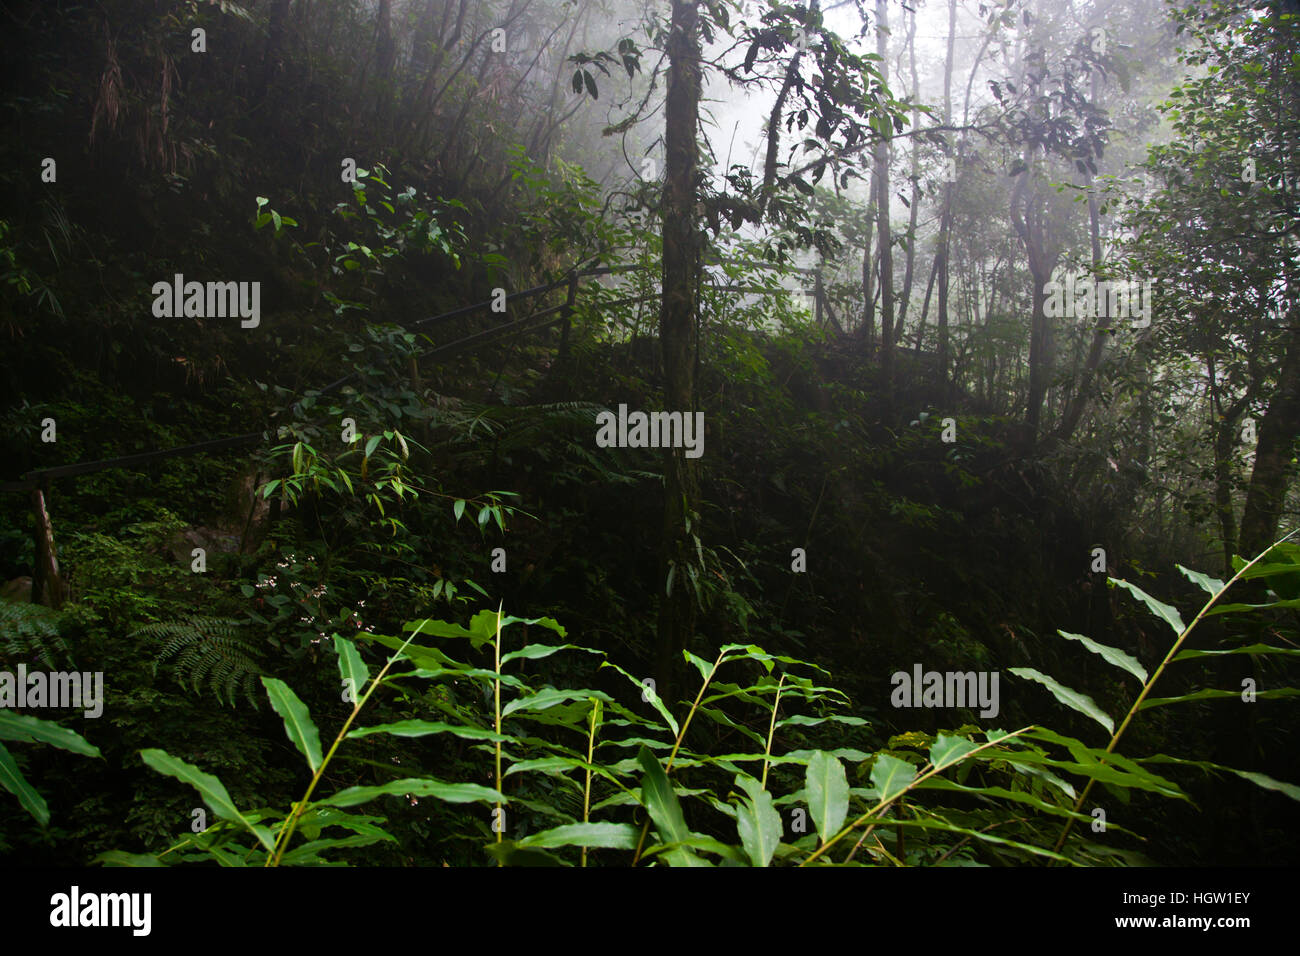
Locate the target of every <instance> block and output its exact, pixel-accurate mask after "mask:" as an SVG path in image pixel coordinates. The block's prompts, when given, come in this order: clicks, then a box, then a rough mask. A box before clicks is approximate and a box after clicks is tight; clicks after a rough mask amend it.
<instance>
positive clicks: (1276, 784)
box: [1144, 754, 1300, 801]
mask: <svg viewBox="0 0 1300 956" xmlns="http://www.w3.org/2000/svg"><path fill="white" fill-rule="evenodd" d="M1144 760H1145V762H1147V763H1176V764H1186V765H1187V766H1191V767H1200V768H1201V769H1202V770H1221V771H1223V772H1224V773H1231V774H1236V775H1237V776H1238V777H1241V778H1242V779H1243V780H1249V781H1250V782H1251V783H1253V784H1255V786H1257V787H1262V788H1264V789H1265V790H1276V791H1277V792H1278V793H1282V794H1285V795H1286V796H1288V797H1290V798H1291V799H1292V800H1296V801H1300V787H1297V786H1296V785H1295V784H1293V783H1286V782H1285V781H1282V780H1274V779H1273V778H1272V777H1270V776H1268V775H1266V774H1262V773H1256V772H1255V771H1253V770H1237V769H1236V768H1234V767H1225V766H1223V765H1222V764H1217V763H1210V762H1209V761H1208V760H1184V759H1182V758H1179V757H1167V756H1165V755H1164V754H1156V755H1155V756H1154V757H1146V758H1144Z"/></svg>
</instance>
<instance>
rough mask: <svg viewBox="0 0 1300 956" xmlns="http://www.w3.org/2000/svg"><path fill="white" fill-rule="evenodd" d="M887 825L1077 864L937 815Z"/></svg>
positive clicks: (1038, 847) (1032, 846) (1031, 846)
mask: <svg viewBox="0 0 1300 956" xmlns="http://www.w3.org/2000/svg"><path fill="white" fill-rule="evenodd" d="M889 826H891V827H893V828H899V827H913V828H916V829H919V830H942V831H944V832H946V833H959V834H962V835H963V836H967V837H970V838H971V839H975V840H980V841H982V842H985V843H995V844H997V845H999V846H1007V847H1012V848H1013V849H1016V850H1020V851H1021V852H1024V853H1029V854H1031V855H1033V856H1041V857H1046V858H1047V859H1049V860H1056V861H1057V862H1059V863H1068V864H1070V865H1071V866H1079V864H1078V863H1077V862H1076V861H1074V860H1071V859H1070V858H1069V857H1067V856H1062V855H1061V854H1060V853H1056V852H1054V851H1052V850H1049V849H1047V848H1046V847H1041V846H1034V845H1033V844H1032V843H1020V842H1018V841H1016V840H1009V839H1006V838H1005V837H999V836H995V835H994V834H993V833H991V832H989V831H988V830H987V829H981V830H972V829H970V828H968V827H963V826H958V825H957V824H955V823H951V822H949V821H948V820H944V819H942V818H939V817H931V818H928V819H919V820H890V821H889Z"/></svg>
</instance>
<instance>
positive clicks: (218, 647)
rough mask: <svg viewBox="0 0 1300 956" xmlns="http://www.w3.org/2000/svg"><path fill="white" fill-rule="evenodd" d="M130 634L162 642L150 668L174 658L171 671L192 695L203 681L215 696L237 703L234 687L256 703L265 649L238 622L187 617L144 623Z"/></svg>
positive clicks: (254, 705) (156, 668) (250, 701)
mask: <svg viewBox="0 0 1300 956" xmlns="http://www.w3.org/2000/svg"><path fill="white" fill-rule="evenodd" d="M132 636H137V637H144V638H149V639H152V640H157V641H161V642H162V647H161V648H160V649H159V651H158V654H157V656H155V658H154V673H155V674H156V673H157V672H158V667H159V665H160V664H162V662H163V661H165V660H168V659H171V658H174V659H175V660H174V662H173V664H172V676H173V677H174V678H175V679H176V682H177V683H178V684H180V685H181V686H182V687H189V688H190V689H191V690H193V691H194V692H195V693H196V694H197V693H200V692H201V685H202V684H203V682H204V680H206V681H207V684H208V687H209V688H210V689H211V690H212V693H213V695H214V696H215V697H216V698H217V700H219V701H222V702H223V703H227V702H228V703H229V704H230V706H231V707H234V706H235V691H236V690H242V691H243V693H244V697H245V699H246V700H248V702H249V703H251V704H252V705H253V707H254V708H256V707H257V688H258V678H259V677H260V676H262V674H264V673H265V672H264V671H263V670H262V665H261V664H260V663H259V661H258V659H259V658H261V657H262V656H263V655H264V654H265V651H264V649H263V648H262V647H260V646H259V645H258V643H257V642H256V641H255V640H254V639H253V638H252V637H251V636H250V635H248V634H247V633H245V631H244V625H243V623H242V622H240V621H233V620H230V619H229V618H217V617H197V616H196V617H189V618H184V619H182V620H179V621H163V622H160V623H157V624H148V625H146V626H144V627H142V628H140V629H139V630H137V631H135V633H134V634H133V635H132Z"/></svg>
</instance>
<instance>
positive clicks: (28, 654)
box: [0, 601, 72, 671]
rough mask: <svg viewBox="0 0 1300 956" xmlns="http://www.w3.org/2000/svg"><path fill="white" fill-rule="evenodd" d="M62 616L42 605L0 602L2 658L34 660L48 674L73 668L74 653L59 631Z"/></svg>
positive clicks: (0, 649) (0, 654)
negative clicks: (47, 671)
mask: <svg viewBox="0 0 1300 956" xmlns="http://www.w3.org/2000/svg"><path fill="white" fill-rule="evenodd" d="M62 622H63V615H62V614H60V613H59V612H58V611H55V610H53V609H52V608H48V607H45V606H44V605H41V604H30V603H28V602H26V601H0V656H3V657H4V658H6V659H9V660H13V661H22V660H29V659H31V658H35V659H36V660H38V661H40V662H41V664H42V665H43V666H44V667H45V668H47V669H48V670H52V671H54V670H63V669H65V668H64V665H69V666H70V665H71V664H72V650H71V648H69V647H68V642H67V641H66V640H64V638H63V635H62V634H61V633H60V631H59V628H60V626H61V625H62Z"/></svg>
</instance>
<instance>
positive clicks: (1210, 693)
mask: <svg viewBox="0 0 1300 956" xmlns="http://www.w3.org/2000/svg"><path fill="white" fill-rule="evenodd" d="M1241 694H1242V692H1241V691H1239V690H1215V689H1214V688H1212V687H1206V688H1204V689H1203V690H1198V691H1193V692H1192V693H1190V694H1183V695H1181V696H1179V697H1148V698H1147V699H1146V700H1144V701H1142V706H1141V707H1139V708H1138V710H1139V711H1143V710H1150V709H1151V708H1153V707H1164V706H1165V705H1166V704H1183V703H1186V702H1187V701H1189V700H1219V699H1223V698H1228V697H1236V698H1238V699H1240V698H1241ZM1255 696H1256V697H1297V696H1300V690H1297V689H1296V688H1294V687H1279V688H1278V689H1277V690H1257V691H1255Z"/></svg>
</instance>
